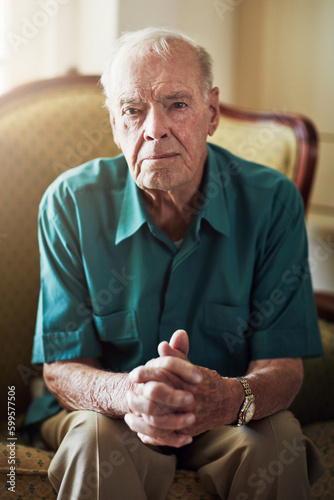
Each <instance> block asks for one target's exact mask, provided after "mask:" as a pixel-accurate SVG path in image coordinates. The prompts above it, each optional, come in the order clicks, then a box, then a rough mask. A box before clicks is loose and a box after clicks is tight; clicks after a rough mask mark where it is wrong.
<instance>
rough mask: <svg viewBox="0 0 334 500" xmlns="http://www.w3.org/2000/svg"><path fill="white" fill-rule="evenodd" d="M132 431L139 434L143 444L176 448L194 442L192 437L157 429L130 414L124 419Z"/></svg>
mask: <svg viewBox="0 0 334 500" xmlns="http://www.w3.org/2000/svg"><path fill="white" fill-rule="evenodd" d="M124 420H125V422H126V423H127V425H128V426H129V427H130V429H131V430H132V431H134V432H136V433H137V434H138V436H139V437H140V439H141V440H142V441H143V443H146V444H154V445H161V446H174V447H176V448H178V447H181V446H184V445H186V444H189V443H191V442H192V437H191V436H190V435H188V434H183V433H182V432H176V431H168V430H165V429H157V428H155V427H152V426H150V425H149V424H147V423H146V422H144V420H143V419H142V418H141V417H138V416H136V415H133V414H132V413H128V414H126V415H125V417H124Z"/></svg>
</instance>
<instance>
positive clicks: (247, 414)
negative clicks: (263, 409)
mask: <svg viewBox="0 0 334 500" xmlns="http://www.w3.org/2000/svg"><path fill="white" fill-rule="evenodd" d="M254 412H255V404H254V403H253V402H251V403H250V404H249V406H248V407H247V409H246V411H245V422H249V421H250V420H251V418H252V416H253V415H254Z"/></svg>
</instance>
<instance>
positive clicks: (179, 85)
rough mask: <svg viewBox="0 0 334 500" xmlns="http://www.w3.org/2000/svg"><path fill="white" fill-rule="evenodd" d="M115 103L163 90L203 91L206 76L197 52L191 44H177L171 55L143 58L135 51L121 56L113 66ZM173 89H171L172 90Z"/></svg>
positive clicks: (113, 96)
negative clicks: (124, 98) (125, 97)
mask: <svg viewBox="0 0 334 500" xmlns="http://www.w3.org/2000/svg"><path fill="white" fill-rule="evenodd" d="M112 72H113V74H112V86H111V90H112V100H113V103H114V105H115V104H116V103H117V102H118V101H119V99H120V97H121V96H122V95H124V94H125V93H126V94H131V93H134V94H135V93H138V92H150V91H152V92H157V91H159V90H160V89H161V91H164V92H168V91H173V92H178V91H182V89H188V90H189V92H196V91H197V90H198V91H199V92H202V83H203V82H202V73H201V68H200V64H199V61H198V57H197V54H196V51H195V50H194V49H193V48H192V47H190V46H189V45H187V44H184V43H180V44H178V45H177V44H175V47H172V50H171V53H170V54H166V55H164V56H161V55H159V54H157V53H147V54H143V55H140V54H139V53H138V51H136V50H134V51H131V52H127V53H124V54H119V55H118V57H117V58H116V59H115V61H114V64H113V67H112ZM168 89H169V90H168Z"/></svg>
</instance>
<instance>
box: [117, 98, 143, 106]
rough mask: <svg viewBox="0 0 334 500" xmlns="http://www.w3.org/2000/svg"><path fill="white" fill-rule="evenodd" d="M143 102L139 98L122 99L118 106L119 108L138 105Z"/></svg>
mask: <svg viewBox="0 0 334 500" xmlns="http://www.w3.org/2000/svg"><path fill="white" fill-rule="evenodd" d="M141 102H143V100H142V99H141V98H140V97H130V96H129V97H122V98H121V99H120V100H119V101H118V104H119V106H123V105H124V104H140V103H141Z"/></svg>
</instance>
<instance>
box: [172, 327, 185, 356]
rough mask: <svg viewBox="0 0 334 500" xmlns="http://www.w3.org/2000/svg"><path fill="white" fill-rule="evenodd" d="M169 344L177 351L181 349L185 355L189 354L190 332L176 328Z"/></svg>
mask: <svg viewBox="0 0 334 500" xmlns="http://www.w3.org/2000/svg"><path fill="white" fill-rule="evenodd" d="M169 345H170V346H171V347H172V348H173V349H176V350H177V351H181V352H182V354H184V355H185V356H188V352H189V337H188V334H187V332H186V331H185V330H176V332H174V333H173V335H172V337H171V339H170V341H169Z"/></svg>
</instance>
